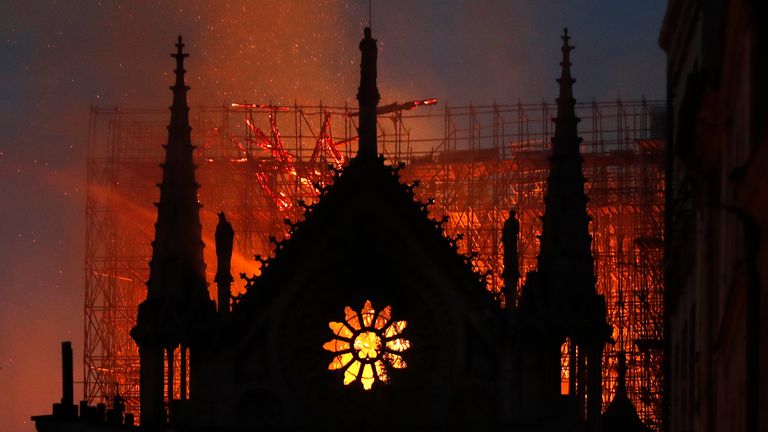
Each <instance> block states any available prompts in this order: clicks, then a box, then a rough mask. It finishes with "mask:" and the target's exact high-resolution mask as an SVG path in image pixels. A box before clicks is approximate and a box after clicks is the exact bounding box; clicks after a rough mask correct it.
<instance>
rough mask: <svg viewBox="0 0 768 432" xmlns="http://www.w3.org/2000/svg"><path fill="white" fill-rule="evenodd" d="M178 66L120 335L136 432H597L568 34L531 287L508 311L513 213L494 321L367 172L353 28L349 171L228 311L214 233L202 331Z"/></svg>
mask: <svg viewBox="0 0 768 432" xmlns="http://www.w3.org/2000/svg"><path fill="white" fill-rule="evenodd" d="M183 47H184V45H183V44H182V43H181V39H179V43H178V44H177V48H178V50H177V53H176V54H174V57H175V58H176V60H177V67H176V84H175V85H174V86H173V87H171V89H172V90H173V95H174V102H173V106H172V107H171V124H170V126H169V140H168V145H167V146H166V161H165V163H164V164H163V182H162V183H161V185H160V190H161V196H160V201H159V203H158V204H157V206H158V221H157V224H156V233H155V241H154V242H153V257H152V261H151V263H150V270H151V271H150V279H149V281H148V283H147V288H148V289H147V299H146V300H145V301H144V302H143V303H142V304H141V307H140V309H139V316H138V322H137V325H136V327H135V328H134V330H133V332H132V336H133V337H134V339H135V340H136V342H137V344H138V346H139V348H140V353H141V423H142V427H148V428H158V429H163V428H166V427H167V428H169V429H170V428H178V429H182V430H209V429H216V430H254V429H256V430H258V429H270V430H271V429H278V430H283V429H291V430H316V429H329V428H331V427H333V428H340V429H342V430H347V429H349V430H351V429H366V430H379V429H390V428H399V429H401V430H456V429H458V430H496V429H505V430H518V431H555V430H556V431H585V430H589V431H600V430H603V429H602V413H601V406H602V382H601V379H602V378H601V377H602V354H603V349H604V346H605V344H606V343H608V342H610V333H611V329H610V327H609V326H608V324H607V322H606V305H605V300H604V298H603V296H601V295H599V294H598V293H597V291H596V288H595V282H596V278H595V272H594V264H593V257H592V254H591V241H592V239H591V236H590V234H589V230H588V227H589V221H590V217H589V215H588V214H587V196H586V195H585V192H584V182H585V179H584V177H583V174H582V157H581V154H580V143H581V139H580V138H579V136H578V132H577V124H578V121H579V119H578V118H577V117H576V115H575V112H574V104H575V100H574V98H573V93H572V86H573V83H574V81H575V80H574V79H573V78H572V77H571V72H570V67H571V63H570V52H571V50H572V49H573V47H572V46H570V44H569V37H568V34H567V30H566V31H565V34H564V35H563V47H562V56H563V59H562V63H561V65H562V69H561V76H560V79H558V82H559V85H560V95H559V97H558V99H557V102H558V111H557V117H556V118H555V119H554V120H555V136H554V138H553V140H552V156H551V158H550V168H551V169H550V175H549V178H548V189H547V193H546V199H545V213H544V216H543V231H542V234H541V248H540V253H539V257H538V270H537V271H535V272H531V273H529V274H528V275H527V278H526V283H525V285H524V287H523V288H522V291H521V295H520V297H519V298H514V297H515V294H514V293H515V289H514V286H516V285H517V281H518V279H519V276H520V275H519V270H517V269H516V268H514V267H516V266H517V251H516V250H515V248H516V243H517V236H518V231H519V227H518V225H517V222H516V220H515V219H514V214H511V215H510V216H511V219H510V220H509V221H508V223H507V224H506V225H505V229H504V244H505V253H506V254H507V255H508V256H507V259H506V261H505V263H506V265H507V266H508V268H507V269H506V271H505V273H504V278H505V286H506V287H505V292H504V294H505V295H506V300H507V308H506V309H502V308H501V307H500V303H499V302H498V299H496V298H495V297H494V295H493V294H492V293H490V292H489V291H487V289H486V284H485V277H484V276H483V275H480V274H478V273H476V272H475V271H474V270H473V267H472V262H471V258H470V257H466V256H463V255H461V254H459V253H458V252H457V246H456V242H457V239H454V238H450V237H449V236H447V235H446V234H445V233H444V232H443V230H442V226H441V225H442V224H441V222H438V221H434V220H432V219H430V218H429V215H428V210H427V207H428V204H423V203H421V202H419V201H417V200H416V199H415V198H414V192H413V189H414V187H416V186H417V185H416V184H410V185H408V184H404V183H402V182H401V181H400V178H399V175H398V170H399V167H393V166H389V165H387V164H385V161H384V158H383V157H382V156H379V155H378V150H377V136H376V134H377V131H376V113H377V105H378V102H379V98H380V97H379V92H378V89H377V85H376V59H377V46H376V40H375V39H373V38H372V36H371V31H370V29H369V28H366V29H365V32H364V38H363V39H362V41H361V42H360V50H361V53H362V61H361V72H360V87H359V89H358V94H357V98H358V101H359V105H360V109H359V123H358V124H359V142H360V145H359V150H358V154H357V156H356V157H355V158H353V159H352V160H351V161H350V163H349V164H348V165H347V166H346V167H345V168H344V169H343V170H340V171H338V172H336V173H335V178H334V182H333V184H332V185H330V186H327V187H325V188H324V189H323V190H322V192H321V194H320V198H319V200H318V201H317V202H316V203H314V204H312V205H309V206H305V213H304V218H303V220H301V221H298V222H296V223H293V222H291V221H287V223H288V224H289V225H290V228H291V229H290V232H289V235H288V236H287V237H286V238H285V239H283V240H279V241H278V240H275V249H274V256H272V257H270V258H261V257H257V258H258V259H259V261H260V262H261V272H260V275H259V276H254V277H246V278H245V280H246V292H245V293H244V294H243V295H240V296H235V297H231V296H230V291H229V287H230V283H231V281H232V278H231V275H230V274H229V260H230V257H231V253H232V239H233V236H234V235H236V233H234V232H233V230H232V227H231V225H229V223H228V222H227V221H226V218H225V217H224V215H223V214H222V215H221V216H220V222H219V226H218V227H217V230H216V251H217V255H218V266H219V268H218V270H217V273H216V277H215V281H216V282H217V283H218V284H219V285H218V292H219V299H220V304H219V313H216V311H215V308H214V305H213V303H212V302H211V300H210V298H209V296H208V291H207V283H206V280H205V273H204V270H205V264H204V263H203V260H202V250H203V244H202V241H201V235H200V223H199V216H198V211H199V207H200V205H199V204H198V202H197V199H196V189H197V187H198V186H197V184H196V183H195V178H194V172H195V167H194V165H193V163H192V150H193V147H192V145H191V143H190V140H189V124H188V115H187V113H188V108H187V105H186V91H187V89H188V87H187V86H186V85H185V83H184V69H183V60H184V58H185V57H186V56H187V54H185V53H183ZM176 353H178V355H177V354H176ZM564 354H565V356H566V358H567V359H568V362H567V364H566V365H565V367H563V365H562V364H561V361H562V359H563V357H564ZM177 364H178V366H177ZM177 368H178V370H177ZM563 373H565V374H567V377H568V380H567V385H565V386H563V385H562V383H563V375H562V374H563ZM619 389H621V387H620V388H619ZM622 395H623V398H621V396H622ZM627 404H629V408H627ZM612 405H614V406H616V407H617V408H616V409H614V410H613V411H611V412H612V413H613V415H612V416H609V420H610V421H612V422H613V423H611V425H614V424H617V425H626V424H630V423H628V422H631V420H633V419H634V420H636V419H637V414H636V413H635V411H634V409H633V408H632V406H631V403H630V402H629V400H628V399H627V398H626V392H624V393H618V394H617V398H616V399H615V400H614V403H613V404H612ZM633 415H634V417H632V416H633ZM624 417H627V418H629V420H627V421H624V420H626V419H624ZM613 430H617V429H613Z"/></svg>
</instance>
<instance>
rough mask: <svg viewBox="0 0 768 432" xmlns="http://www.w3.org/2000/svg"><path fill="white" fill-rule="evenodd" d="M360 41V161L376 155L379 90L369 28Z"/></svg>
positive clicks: (373, 43) (358, 99) (374, 41)
mask: <svg viewBox="0 0 768 432" xmlns="http://www.w3.org/2000/svg"><path fill="white" fill-rule="evenodd" d="M363 34H364V37H363V39H362V40H361V41H360V52H361V54H362V55H361V60H360V87H359V88H358V90H357V101H358V104H359V106H360V113H359V116H360V117H359V122H358V124H359V127H358V135H359V140H358V142H359V147H358V150H357V155H358V157H359V158H361V159H375V158H376V155H377V154H378V148H377V144H376V106H377V105H378V104H379V99H380V96H379V89H378V88H377V87H376V57H377V54H378V48H377V47H376V39H373V38H372V37H371V28H370V27H366V28H365V30H363Z"/></svg>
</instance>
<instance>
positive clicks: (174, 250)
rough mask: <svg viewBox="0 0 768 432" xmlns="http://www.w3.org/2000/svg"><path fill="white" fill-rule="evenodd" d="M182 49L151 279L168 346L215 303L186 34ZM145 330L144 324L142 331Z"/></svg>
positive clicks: (149, 283)
mask: <svg viewBox="0 0 768 432" xmlns="http://www.w3.org/2000/svg"><path fill="white" fill-rule="evenodd" d="M176 49H177V50H176V52H175V53H174V54H171V57H173V58H175V59H176V70H175V73H176V81H175V83H174V85H173V86H171V87H170V89H171V91H172V92H173V104H172V105H171V106H170V111H171V120H170V123H169V125H168V143H167V144H166V145H164V146H163V147H164V148H165V162H164V163H163V164H161V167H162V169H163V177H162V182H161V183H160V184H159V185H158V187H159V188H160V200H159V202H157V203H156V204H155V206H156V207H157V222H156V223H155V239H154V241H153V242H152V260H151V261H150V263H149V267H150V275H149V281H147V302H148V303H155V306H157V307H153V308H152V310H153V311H154V313H156V314H158V316H157V317H155V318H156V319H158V321H157V322H158V323H162V326H161V327H162V329H160V328H157V327H155V328H153V329H152V332H153V333H155V335H156V336H158V337H160V339H162V340H163V343H181V342H183V341H184V340H185V339H187V334H188V333H189V330H190V326H187V324H188V320H189V319H191V315H192V314H193V313H196V312H195V310H196V309H197V308H198V307H207V306H206V304H207V303H209V302H210V298H209V297H208V289H207V283H206V280H205V262H204V261H203V248H204V244H203V240H202V233H201V231H202V228H201V224H200V214H199V213H200V207H201V205H200V203H199V202H198V201H197V190H198V188H199V187H200V185H198V184H197V182H196V181H195V169H196V166H195V165H194V162H193V160H192V155H193V151H194V148H195V147H194V146H193V145H192V141H191V135H190V134H191V130H192V128H191V127H190V126H189V107H188V106H187V91H188V90H189V87H188V86H187V85H186V84H185V82H184V72H185V71H184V59H185V58H186V57H188V56H189V54H187V53H185V52H184V43H183V42H182V40H181V36H179V39H178V42H177V43H176ZM197 312H199V310H197ZM140 318H141V313H140ZM141 326H142V323H141V322H139V323H138V325H137V328H138V327H141ZM193 327H194V326H193ZM158 331H159V333H158ZM137 334H138V333H137ZM160 334H162V336H160Z"/></svg>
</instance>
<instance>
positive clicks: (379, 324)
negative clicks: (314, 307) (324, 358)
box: [323, 300, 411, 390]
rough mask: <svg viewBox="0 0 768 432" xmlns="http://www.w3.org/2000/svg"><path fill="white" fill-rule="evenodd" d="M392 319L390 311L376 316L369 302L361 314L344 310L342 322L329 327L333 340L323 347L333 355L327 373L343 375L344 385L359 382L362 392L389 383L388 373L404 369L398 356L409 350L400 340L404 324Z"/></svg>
mask: <svg viewBox="0 0 768 432" xmlns="http://www.w3.org/2000/svg"><path fill="white" fill-rule="evenodd" d="M391 319H392V308H391V307H389V306H387V307H385V308H384V309H382V310H381V311H379V313H378V314H377V313H376V311H375V310H374V309H373V306H372V305H371V302H370V300H368V301H366V302H365V304H364V305H363V309H362V310H361V311H360V313H358V312H355V311H354V310H352V308H350V307H349V306H347V307H345V308H344V322H331V323H329V324H328V326H329V327H330V328H331V330H332V331H333V334H334V336H335V339H333V340H331V341H329V342H326V343H325V344H324V345H323V348H324V349H326V350H328V351H331V352H332V353H334V354H335V357H334V358H333V360H332V361H331V364H329V365H328V370H341V371H343V372H344V385H349V384H351V383H353V382H355V381H360V383H361V384H362V386H363V388H364V389H365V390H370V389H371V388H372V386H373V383H374V382H376V381H380V382H383V383H387V382H389V370H390V369H403V368H405V367H406V366H407V364H406V363H405V360H403V357H402V355H401V353H402V352H403V351H405V350H407V349H408V348H410V347H411V343H410V342H409V341H408V340H406V339H403V338H402V337H400V333H402V331H403V330H404V329H405V326H406V324H407V323H406V322H405V321H392V320H391Z"/></svg>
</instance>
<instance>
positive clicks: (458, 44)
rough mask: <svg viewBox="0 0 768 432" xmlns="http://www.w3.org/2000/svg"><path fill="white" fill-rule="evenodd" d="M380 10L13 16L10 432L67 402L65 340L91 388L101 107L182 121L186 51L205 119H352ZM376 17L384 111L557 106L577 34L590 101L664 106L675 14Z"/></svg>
mask: <svg viewBox="0 0 768 432" xmlns="http://www.w3.org/2000/svg"><path fill="white" fill-rule="evenodd" d="M367 3H368V2H367V1H365V0H355V1H353V0H347V1H342V0H315V1H299V0H262V1H256V0H252V1H243V2H237V1H225V0H220V1H210V2H203V1H189V0H187V1H151V2H150V1H135V2H131V1H74V0H73V1H30V0H19V1H13V0H0V203H2V204H0V206H1V207H0V208H1V209H2V210H1V211H2V213H0V214H2V218H0V244H1V245H2V246H0V276H2V279H1V280H0V293H1V294H2V295H0V429H2V430H22V431H31V430H33V427H32V425H31V423H30V422H29V420H28V419H29V416H30V415H34V414H45V413H48V412H49V411H50V404H51V403H53V402H56V401H58V399H59V398H60V397H61V395H60V360H59V359H60V354H59V349H60V342H61V341H62V340H71V341H72V342H73V345H74V349H75V377H76V379H81V377H82V364H81V361H82V348H83V301H84V300H83V296H84V272H83V267H84V256H85V250H84V247H85V195H86V194H85V192H86V185H85V173H86V167H85V160H86V158H85V154H86V144H87V142H86V140H87V133H88V113H89V109H90V108H91V106H101V107H114V106H120V107H126V108H140V107H141V108H143V107H150V108H159V107H165V106H168V105H169V104H170V98H171V94H170V91H169V90H168V86H169V85H170V84H171V81H172V78H171V75H172V69H173V66H174V64H173V61H172V59H171V58H170V57H169V54H170V53H171V52H172V51H174V49H175V48H174V47H173V44H174V42H175V40H176V36H177V35H178V34H183V35H184V38H185V41H186V42H187V49H188V51H190V52H191V57H190V58H189V60H188V62H187V70H188V84H189V85H190V86H191V87H192V91H191V92H190V105H191V106H192V109H193V110H194V107H195V106H197V105H201V104H202V105H220V104H222V103H225V102H232V101H249V102H268V101H272V102H278V103H279V102H293V101H294V100H297V101H298V102H299V103H301V102H317V101H319V100H322V101H323V102H324V103H326V104H343V103H344V102H345V101H349V102H350V103H353V102H354V96H355V92H356V90H357V80H358V77H359V66H358V64H359V52H358V49H357V44H358V42H359V40H360V38H361V36H362V32H361V30H362V27H363V26H364V25H365V22H366V21H367V15H368V11H367ZM374 3H375V4H374V9H373V36H374V37H375V38H377V39H378V40H379V47H380V52H379V89H380V92H381V94H382V103H388V102H392V101H395V100H400V101H402V100H407V99H416V98H427V97H437V98H439V99H440V100H441V102H442V101H445V100H447V101H449V102H450V103H451V104H455V105H463V104H467V103H468V102H470V101H472V102H474V103H480V104H483V103H491V102H493V101H494V100H495V101H497V102H499V103H515V102H517V101H518V100H521V101H523V102H539V101H541V100H542V99H543V98H544V99H548V100H551V99H553V98H554V96H555V94H556V90H557V88H556V84H555V81H554V79H555V78H556V77H557V76H558V74H559V65H558V62H559V57H560V50H559V47H560V44H561V41H560V39H559V37H560V35H561V33H562V28H563V27H564V26H567V27H569V30H570V33H571V34H572V36H573V39H572V43H573V44H574V45H575V46H576V50H575V51H574V53H573V54H572V59H573V63H574V74H575V77H576V79H577V83H576V87H575V94H576V98H577V99H579V100H581V101H589V100H591V99H592V98H595V99H597V100H604V99H615V98H616V97H617V96H620V97H622V98H625V99H639V98H640V97H642V96H645V97H647V98H649V99H661V98H663V97H664V75H665V72H664V68H665V58H664V55H663V53H662V51H661V50H660V49H659V48H658V46H657V43H656V40H657V36H658V31H659V28H660V26H661V21H662V18H663V15H664V9H665V2H664V1H662V0H629V1H615V0H602V1H598V0H495V1H494V0H481V1H478V0H474V1H471V0H466V1H459V0H453V1H449V0H443V1H405V0H387V1H378V2H374ZM75 391H76V394H75V398H76V399H79V398H80V397H82V386H76V387H75Z"/></svg>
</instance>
